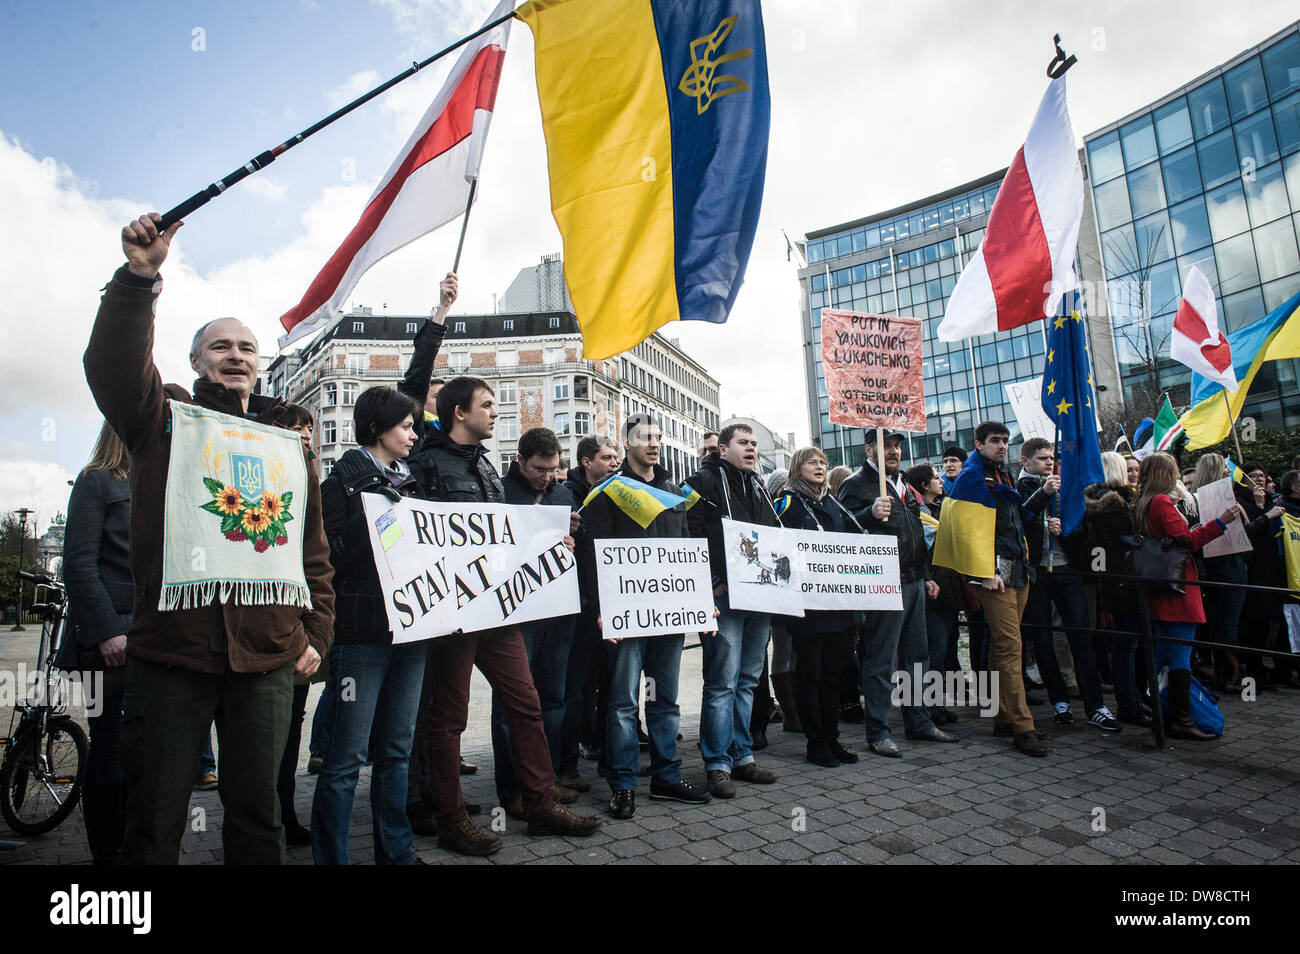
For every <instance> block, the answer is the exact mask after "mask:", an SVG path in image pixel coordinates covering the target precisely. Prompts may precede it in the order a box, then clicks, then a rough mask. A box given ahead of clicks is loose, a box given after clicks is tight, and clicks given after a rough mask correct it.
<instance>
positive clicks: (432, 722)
mask: <svg viewBox="0 0 1300 954" xmlns="http://www.w3.org/2000/svg"><path fill="white" fill-rule="evenodd" d="M496 419H497V410H496V396H495V394H494V393H493V392H492V388H490V387H489V386H488V384H487V382H486V381H483V380H482V379H480V378H470V377H459V378H453V379H452V380H451V381H449V382H447V385H446V386H445V387H444V388H443V389H442V390H441V391H439V392H438V420H439V423H440V424H441V425H442V426H441V427H440V428H438V429H437V430H434V431H432V432H430V433H429V434H428V435H427V437H426V440H425V445H424V447H423V448H422V449H421V451H420V452H419V453H417V454H415V455H413V459H412V471H413V472H417V473H418V475H419V478H420V480H421V481H422V482H423V484H424V486H425V487H426V491H427V499H430V500H446V501H467V502H469V501H473V502H479V503H499V502H501V501H503V500H504V498H505V488H504V487H502V485H501V480H500V478H499V477H498V476H497V473H496V469H495V468H493V466H492V464H491V463H490V462H489V461H488V459H487V455H486V453H485V452H484V450H483V445H482V443H481V442H482V441H484V440H486V439H487V438H489V437H491V436H492V432H493V430H494V429H495V427H496ZM417 468H418V470H417ZM475 666H477V667H478V668H479V671H480V672H482V673H483V675H484V676H485V677H486V678H487V681H488V683H489V684H490V685H491V686H492V689H493V691H494V692H495V693H497V695H498V697H499V698H500V700H501V703H502V705H503V707H504V708H505V711H506V721H507V723H508V724H509V726H510V742H511V747H512V749H513V751H514V761H515V769H516V772H517V774H518V777H519V787H520V789H521V790H522V799H523V808H524V814H525V815H526V816H527V818H528V833H529V834H530V835H542V834H561V835H590V834H591V833H592V832H593V831H595V830H596V828H598V827H599V825H600V820H599V819H597V818H593V817H584V816H578V815H575V814H573V813H572V812H570V811H568V810H567V809H565V808H563V807H562V806H560V805H556V804H555V803H554V788H555V772H554V769H553V768H552V766H551V753H550V749H549V747H548V746H547V744H546V733H545V731H544V730H543V728H542V709H541V703H540V702H539V701H538V698H537V689H536V688H534V686H533V677H532V674H531V673H530V672H529V671H528V657H527V654H526V653H525V652H524V641H523V635H522V634H521V633H520V631H519V627H518V626H499V627H496V628H495V629H485V630H479V631H477V632H473V633H453V634H451V635H450V636H442V637H439V638H437V639H435V640H433V642H432V643H431V644H430V647H429V667H428V670H427V671H426V673H425V679H427V680H431V681H432V685H431V687H430V695H431V702H430V706H429V712H428V714H427V720H428V729H427V735H428V748H429V779H430V782H431V783H432V786H433V804H434V811H435V812H436V814H437V818H438V840H439V842H440V843H441V844H442V845H443V846H444V847H446V848H449V849H451V850H452V851H457V852H460V853H461V854H474V855H486V854H491V853H493V852H495V851H497V850H499V849H500V848H501V840H500V839H499V838H494V837H492V836H491V835H489V834H488V833H487V832H485V831H483V830H482V829H481V828H479V827H478V826H477V825H475V824H474V822H472V821H471V820H470V818H469V815H468V814H467V812H466V810H465V800H464V798H463V796H462V795H461V790H460V736H461V733H462V732H464V731H465V724H466V721H467V720H468V717H469V684H470V674H471V671H472V670H473V668H474V667H475Z"/></svg>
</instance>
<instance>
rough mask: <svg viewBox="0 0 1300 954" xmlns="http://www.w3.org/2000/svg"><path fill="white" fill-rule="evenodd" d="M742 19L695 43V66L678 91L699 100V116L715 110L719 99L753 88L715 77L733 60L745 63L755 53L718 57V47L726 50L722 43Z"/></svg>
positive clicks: (727, 22) (730, 21)
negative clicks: (712, 109) (709, 110)
mask: <svg viewBox="0 0 1300 954" xmlns="http://www.w3.org/2000/svg"><path fill="white" fill-rule="evenodd" d="M738 16H739V14H735V13H733V14H732V15H731V16H729V17H727V18H726V19H724V20H723V21H722V22H721V23H719V24H718V26H717V29H715V30H714V31H713V32H712V33H710V34H708V35H707V36H702V37H699V38H697V39H694V40H692V41H691V65H690V67H688V68H687V70H686V72H685V73H683V74H682V80H681V82H680V83H678V84H677V88H678V89H679V90H681V91H682V92H683V93H685V94H686V95H687V96H690V97H693V98H694V99H695V112H696V115H699V114H700V113H703V112H704V111H705V110H706V109H708V108H709V107H710V106H712V105H713V101H714V100H715V99H720V98H721V97H723V96H726V95H728V94H730V93H740V92H743V91H744V90H747V89H749V84H748V83H746V82H745V81H744V80H742V79H741V78H740V77H739V76H716V75H715V74H716V73H717V70H718V67H719V66H721V65H722V64H723V63H730V62H731V61H732V60H743V59H745V58H746V57H748V56H750V55H751V54H752V53H753V52H754V51H753V50H732V51H731V52H730V53H723V54H722V55H721V56H718V57H715V56H714V54H715V53H717V52H718V47H720V46H722V41H723V40H725V39H726V38H727V36H728V35H729V34H730V33H731V30H732V28H733V27H735V25H736V19H737V17H738Z"/></svg>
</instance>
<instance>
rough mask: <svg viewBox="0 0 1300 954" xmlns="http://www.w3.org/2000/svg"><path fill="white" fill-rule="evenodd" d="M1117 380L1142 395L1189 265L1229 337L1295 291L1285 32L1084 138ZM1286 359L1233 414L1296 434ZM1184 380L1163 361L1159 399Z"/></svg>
mask: <svg viewBox="0 0 1300 954" xmlns="http://www.w3.org/2000/svg"><path fill="white" fill-rule="evenodd" d="M1084 143H1085V147H1086V150H1087V155H1088V171H1089V182H1090V187H1091V190H1092V198H1093V205H1094V208H1095V218H1096V225H1097V229H1098V234H1099V247H1100V252H1101V257H1102V260H1103V262H1104V266H1105V274H1106V279H1107V282H1106V284H1107V289H1108V291H1107V310H1108V312H1109V314H1110V320H1111V323H1112V325H1113V327H1114V344H1115V351H1116V357H1117V361H1118V365H1119V368H1118V370H1119V375H1120V379H1121V381H1122V383H1123V388H1124V392H1125V395H1126V397H1129V398H1130V399H1131V398H1132V397H1133V395H1134V393H1135V391H1137V390H1138V389H1141V388H1143V387H1144V385H1146V386H1149V384H1150V382H1151V381H1152V378H1153V375H1152V372H1151V367H1150V362H1149V361H1148V360H1146V359H1145V358H1144V351H1146V350H1147V349H1148V348H1151V350H1153V351H1154V352H1155V353H1158V354H1162V355H1164V356H1167V355H1168V353H1169V333H1170V328H1171V326H1172V323H1173V318H1174V314H1175V313H1176V312H1177V310H1178V303H1179V300H1180V299H1181V298H1182V280H1183V278H1184V277H1185V276H1186V275H1187V272H1188V270H1189V269H1190V268H1191V267H1192V266H1193V265H1197V266H1199V267H1200V269H1201V271H1203V272H1204V273H1205V274H1206V276H1207V277H1208V278H1209V280H1210V284H1211V285H1212V286H1213V287H1214V288H1215V291H1216V293H1217V295H1218V299H1219V309H1220V315H1221V317H1222V319H1223V320H1224V321H1225V322H1226V324H1227V330H1228V331H1233V330H1235V329H1236V328H1239V327H1241V326H1242V325H1243V324H1247V323H1249V322H1251V321H1254V320H1255V319H1256V318H1259V317H1260V316H1261V315H1263V314H1265V313H1267V312H1269V311H1272V310H1273V309H1274V308H1276V307H1278V306H1279V305H1281V304H1282V303H1283V302H1285V301H1286V300H1287V299H1289V298H1291V297H1292V296H1293V295H1295V294H1296V292H1298V291H1300V247H1298V246H1297V242H1296V236H1297V233H1300V34H1298V33H1297V27H1296V25H1295V24H1293V25H1292V26H1290V27H1288V28H1287V29H1286V30H1284V31H1282V32H1281V33H1279V34H1277V35H1276V36H1274V37H1272V38H1270V39H1269V40H1267V41H1266V42H1264V43H1262V44H1260V45H1259V46H1258V47H1255V48H1254V49H1251V50H1248V51H1246V52H1245V53H1243V54H1241V55H1240V56H1238V57H1236V58H1234V59H1233V60H1231V61H1229V62H1228V63H1225V64H1224V65H1222V66H1220V67H1218V68H1217V69H1214V70H1211V71H1210V72H1208V73H1206V74H1205V75H1204V76H1201V77H1199V78H1198V79H1196V80H1194V81H1192V82H1191V83H1189V84H1187V86H1185V87H1183V88H1182V89H1180V90H1177V91H1176V92H1174V93H1172V94H1170V95H1169V96H1166V97H1165V98H1163V99H1161V100H1159V101H1158V102H1156V103H1153V104H1152V105H1150V106H1147V107H1144V108H1143V109H1141V110H1139V111H1137V112H1135V113H1133V114H1132V115H1130V116H1126V117H1124V118H1123V119H1121V120H1119V121H1118V122H1116V123H1114V124H1112V125H1110V126H1107V127H1105V128H1103V129H1100V130H1098V131H1097V132H1094V133H1092V134H1090V135H1088V136H1085V137H1084ZM1296 365H1297V362H1295V361H1281V362H1274V363H1272V364H1269V365H1266V366H1265V367H1264V368H1263V369H1262V370H1261V372H1260V375H1259V377H1258V378H1257V379H1256V381H1255V384H1254V385H1253V386H1252V388H1251V392H1250V398H1249V400H1247V402H1246V409H1245V413H1246V414H1250V415H1252V416H1254V417H1255V418H1256V420H1257V421H1259V423H1260V425H1261V426H1265V427H1294V426H1296V425H1297V424H1300V396H1298V393H1297V387H1296V371H1297V367H1296ZM1190 381H1191V372H1190V371H1188V370H1187V369H1186V368H1184V367H1183V366H1182V365H1179V364H1177V363H1175V362H1173V361H1172V359H1169V358H1167V357H1165V358H1164V359H1163V360H1162V361H1161V362H1160V365H1159V390H1166V389H1168V390H1170V392H1171V397H1172V399H1173V403H1174V404H1175V405H1176V406H1179V405H1185V404H1186V403H1187V401H1188V391H1189V386H1190Z"/></svg>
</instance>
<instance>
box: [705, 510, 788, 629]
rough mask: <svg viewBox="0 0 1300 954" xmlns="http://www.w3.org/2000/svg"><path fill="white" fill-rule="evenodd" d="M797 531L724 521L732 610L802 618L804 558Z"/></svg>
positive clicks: (724, 542) (728, 589) (726, 519)
mask: <svg viewBox="0 0 1300 954" xmlns="http://www.w3.org/2000/svg"><path fill="white" fill-rule="evenodd" d="M796 540H797V537H796V535H795V531H794V530H787V529H785V528H784V527H764V526H761V525H760V524H756V523H742V522H741V521H739V520H732V519H730V518H729V517H723V518H722V548H723V552H724V553H725V555H726V562H727V602H728V603H729V604H730V605H731V608H732V609H738V610H752V611H753V612H756V613H777V614H779V615H781V616H802V615H803V594H802V593H801V592H800V591H801V588H802V585H803V558H802V557H801V556H800V555H799V552H798V547H797V544H796Z"/></svg>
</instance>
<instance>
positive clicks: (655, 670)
mask: <svg viewBox="0 0 1300 954" xmlns="http://www.w3.org/2000/svg"><path fill="white" fill-rule="evenodd" d="M705 638H707V637H705ZM685 641H686V637H685V636H683V635H678V636H643V637H636V638H630V639H625V640H623V641H622V642H620V643H610V644H609V645H608V647H607V652H608V653H609V715H608V716H606V720H605V758H606V760H608V762H609V787H610V790H611V791H615V792H617V791H618V790H619V789H625V788H630V789H635V788H636V779H637V771H638V769H639V768H640V754H639V753H640V750H641V746H640V744H639V743H638V741H637V735H636V720H637V711H638V709H639V708H640V702H641V673H642V672H644V673H645V674H646V677H647V678H648V679H651V680H653V682H652V683H651V684H650V685H648V686H647V693H646V703H645V724H646V731H647V732H648V733H649V734H650V775H651V776H652V777H653V778H657V779H659V780H660V781H662V782H668V783H670V784H671V783H675V782H680V781H681V780H682V760H681V759H680V758H678V757H677V729H678V728H679V727H680V725H681V721H682V710H681V709H680V708H679V707H678V705H677V678H678V675H679V673H680V672H681V666H682V645H683V644H684V643H685Z"/></svg>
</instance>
